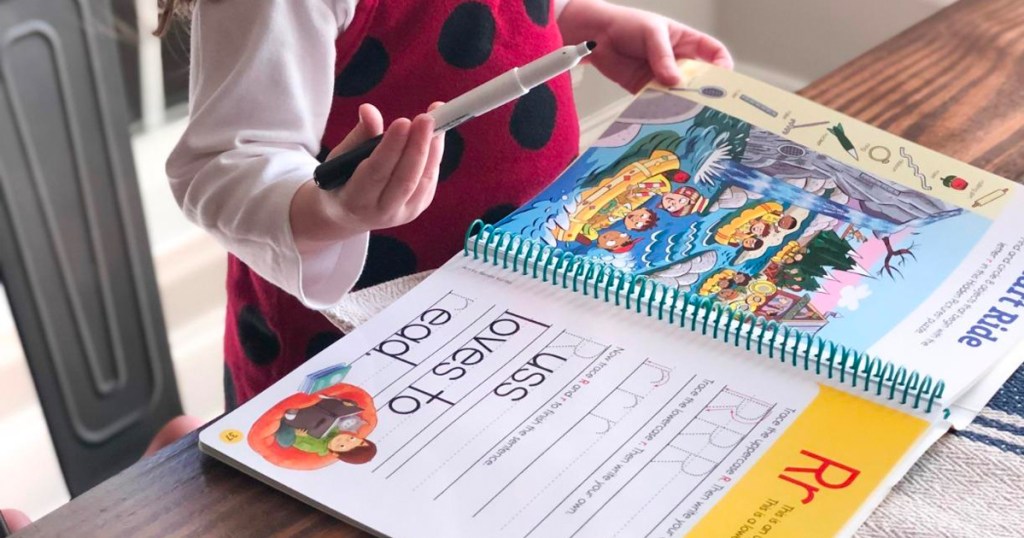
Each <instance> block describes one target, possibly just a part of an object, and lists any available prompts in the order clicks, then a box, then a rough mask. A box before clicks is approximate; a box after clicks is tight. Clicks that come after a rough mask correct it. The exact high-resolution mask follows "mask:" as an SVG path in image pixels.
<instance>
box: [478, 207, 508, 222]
mask: <svg viewBox="0 0 1024 538" xmlns="http://www.w3.org/2000/svg"><path fill="white" fill-rule="evenodd" d="M515 210H516V206H514V205H512V204H501V205H496V206H494V207H492V208H490V209H488V210H487V211H485V212H484V214H483V215H481V216H480V220H482V221H484V222H486V223H487V224H497V223H498V222H500V221H501V219H503V218H505V217H507V216H508V215H509V213H512V212H513V211H515Z"/></svg>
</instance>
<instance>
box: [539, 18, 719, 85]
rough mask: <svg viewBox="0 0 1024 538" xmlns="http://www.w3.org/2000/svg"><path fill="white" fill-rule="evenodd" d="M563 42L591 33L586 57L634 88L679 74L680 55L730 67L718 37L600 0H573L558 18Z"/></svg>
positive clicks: (670, 80)
mask: <svg viewBox="0 0 1024 538" xmlns="http://www.w3.org/2000/svg"><path fill="white" fill-rule="evenodd" d="M558 24H559V27H560V28H561V30H562V35H563V36H564V38H565V41H566V42H567V43H576V42H580V41H586V40H589V39H593V40H595V41H597V44H598V46H597V49H595V50H594V52H593V54H591V55H590V57H589V60H590V62H591V63H593V64H594V67H597V69H598V70H599V71H601V73H602V74H604V75H605V76H606V77H608V78H609V79H611V80H613V81H615V82H616V83H618V84H619V85H620V86H622V87H623V88H625V89H626V90H628V91H629V92H632V93H636V92H638V91H640V90H641V89H643V87H644V86H645V85H646V84H647V83H648V82H649V81H650V80H651V79H655V80H657V81H658V82H659V83H661V84H664V85H666V86H676V85H678V84H679V83H680V82H681V80H680V77H679V71H678V68H677V66H676V60H677V59H680V58H694V59H697V60H702V61H705V62H708V63H713V64H715V65H718V66H721V67H725V68H727V69H732V66H733V64H732V56H730V55H729V51H728V50H727V49H726V48H725V45H723V44H722V43H721V42H720V41H718V40H717V39H715V38H713V37H711V36H709V35H707V34H704V33H702V32H698V31H697V30H694V29H693V28H690V27H689V26H686V25H684V24H682V23H680V22H677V21H674V20H672V19H669V18H667V17H663V16H661V15H657V14H655V13H651V12H648V11H642V10H639V9H633V8H626V7H621V6H615V5H612V4H609V3H606V2H603V1H600V0H572V1H570V2H569V4H568V5H567V6H566V8H565V11H564V12H562V16H561V17H559V19H558Z"/></svg>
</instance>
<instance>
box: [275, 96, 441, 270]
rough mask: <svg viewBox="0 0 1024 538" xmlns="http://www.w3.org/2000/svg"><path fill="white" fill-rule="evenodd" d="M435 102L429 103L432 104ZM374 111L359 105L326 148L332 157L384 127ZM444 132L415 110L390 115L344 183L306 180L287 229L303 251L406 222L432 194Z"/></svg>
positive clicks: (299, 191) (375, 110) (435, 186)
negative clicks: (327, 185)
mask: <svg viewBox="0 0 1024 538" xmlns="http://www.w3.org/2000/svg"><path fill="white" fill-rule="evenodd" d="M435 106H437V104H435V105H434V106H432V107H431V109H433V108H434V107H435ZM383 125H384V120H383V118H382V117H381V114H380V111H378V110H377V109H376V108H375V107H373V106H371V105H363V106H361V107H360V108H359V124H358V125H357V126H356V127H355V128H354V129H353V130H352V132H350V133H349V135H348V136H347V137H345V140H343V141H342V142H341V144H338V146H337V147H336V148H334V150H333V151H332V152H331V154H330V157H334V156H336V155H338V154H340V153H343V152H345V151H346V150H348V149H349V148H352V147H354V146H356V145H357V144H359V143H360V142H362V141H364V140H366V139H368V138H372V137H374V136H377V135H378V134H381V132H383V131H384V129H383ZM443 153H444V137H443V136H434V119H433V117H431V116H429V115H427V114H420V115H419V116H417V117H416V118H415V119H413V120H412V121H410V120H408V119H405V118H400V119H397V120H395V121H394V122H393V123H392V124H391V126H390V127H388V129H387V131H386V132H384V139H383V140H381V143H380V145H379V146H377V148H376V149H375V150H374V151H373V155H371V156H370V157H369V158H368V159H366V160H365V161H363V162H362V163H361V164H360V165H359V167H358V168H356V171H355V173H354V174H352V177H351V179H349V181H348V183H346V184H345V186H344V187H341V188H339V189H335V190H333V191H323V190H321V189H319V188H317V187H316V185H314V184H313V183H312V181H310V182H309V183H307V184H305V185H303V186H302V187H300V188H299V190H298V192H296V194H295V197H294V198H293V200H292V206H291V224H292V234H293V236H294V237H295V242H296V245H297V246H298V248H299V250H300V251H302V252H306V251H308V250H309V249H315V248H318V247H319V246H322V244H323V243H325V242H334V241H339V240H343V239H346V238H348V237H351V236H353V235H356V234H359V233H363V232H367V231H371V230H380V229H384V228H392V227H395V226H399V225H402V224H405V223H408V222H410V221H412V220H413V219H415V218H416V217H418V216H419V214H420V213H422V212H423V210H425V209H426V208H427V206H428V205H430V202H431V201H432V200H433V199H434V191H435V189H436V188H437V178H438V175H439V173H440V172H439V167H440V165H441V156H442V154H443Z"/></svg>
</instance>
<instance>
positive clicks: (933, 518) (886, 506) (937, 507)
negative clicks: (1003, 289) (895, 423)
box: [857, 368, 1024, 538]
mask: <svg viewBox="0 0 1024 538" xmlns="http://www.w3.org/2000/svg"><path fill="white" fill-rule="evenodd" d="M857 536H859V537H886V538H890V537H900V538H904V537H922V538H923V537H928V538H931V537H938V536H956V537H960V536H963V537H972V538H973V537H978V536H999V537H1003V536H1006V537H1009V536H1024V368H1022V369H1020V370H1017V372H1016V373H1015V374H1014V375H1013V377H1011V378H1010V380H1009V381H1007V383H1006V384H1005V385H1004V386H1003V388H1002V389H1001V390H1000V391H999V393H998V394H996V396H995V397H994V398H992V401H990V402H989V404H988V406H986V407H985V410H984V411H982V413H981V414H980V415H979V416H978V417H977V418H976V419H975V420H974V422H973V423H971V425H970V426H968V427H967V428H965V429H963V430H961V431H953V432H950V433H948V434H946V435H945V436H943V438H942V439H940V440H939V442H938V443H936V444H935V446H933V447H932V448H931V449H930V450H929V451H928V452H927V453H926V454H925V455H924V456H923V457H922V458H921V459H920V460H919V461H918V462H917V464H916V465H915V466H914V468H913V469H912V470H911V471H910V472H909V473H908V474H907V476H905V477H904V478H903V480H901V481H900V483H899V484H897V485H896V486H895V487H894V488H893V490H892V492H891V493H890V494H889V496H888V497H886V499H885V501H884V502H883V503H882V504H881V505H880V506H879V507H878V509H877V510H875V512H874V513H872V514H871V517H869V518H868V520H867V522H866V523H865V524H864V525H863V526H862V527H861V528H860V530H859V532H858V533H857Z"/></svg>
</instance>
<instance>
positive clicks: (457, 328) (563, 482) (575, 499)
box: [201, 257, 930, 537]
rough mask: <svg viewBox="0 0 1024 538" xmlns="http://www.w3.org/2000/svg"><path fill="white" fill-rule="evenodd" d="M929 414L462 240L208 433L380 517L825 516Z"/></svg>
mask: <svg viewBox="0 0 1024 538" xmlns="http://www.w3.org/2000/svg"><path fill="white" fill-rule="evenodd" d="M858 390H860V389H858ZM873 392H874V389H872V391H871V393H873ZM929 424H930V422H929V421H928V420H927V419H926V418H925V417H922V416H916V415H911V414H907V413H903V412H900V411H897V410H895V409H893V408H891V407H888V406H885V405H882V404H880V403H875V402H872V401H869V400H865V399H860V398H857V397H855V396H851V395H850V394H847V393H845V392H842V391H840V390H838V389H836V388H833V387H829V386H825V385H821V384H818V383H817V382H816V378H815V377H814V376H812V375H810V374H807V373H803V372H800V373H799V374H798V373H796V370H793V369H792V367H791V366H789V365H787V364H785V363H783V364H781V365H780V364H779V363H778V362H777V361H771V360H769V359H767V358H764V357H759V356H757V355H756V354H753V353H751V352H746V351H743V350H741V349H739V348H736V347H733V346H731V345H728V344H725V343H722V342H717V341H714V340H712V339H710V338H707V337H702V336H699V335H697V334H695V333H691V332H688V331H685V330H683V329H679V328H678V327H673V326H670V325H668V324H666V323H664V322H659V321H658V320H657V319H655V318H648V317H646V316H644V315H641V314H637V313H635V312H630V311H626V310H624V309H623V308H621V307H616V306H614V305H610V304H605V303H603V302H600V301H597V300H594V299H593V298H589V297H585V296H582V295H579V294H574V293H572V292H571V291H569V290H563V289H561V288H560V287H557V288H556V287H553V286H551V284H549V283H544V282H540V281H537V280H534V279H532V278H529V277H525V276H521V275H517V274H514V273H511V272H509V271H504V270H501V269H498V268H496V267H493V266H490V265H486V264H484V263H481V262H479V261H474V260H472V259H470V258H461V257H460V258H457V259H455V260H453V261H452V262H451V263H450V264H449V265H447V266H446V267H445V268H443V269H442V270H440V271H438V272H437V273H435V275H433V276H432V277H430V278H429V279H427V280H426V281H425V282H424V283H423V284H421V285H420V286H418V287H416V288H415V289H414V290H413V291H412V292H410V293H409V294H408V295H406V296H405V297H403V298H402V299H401V300H399V301H398V302H397V303H396V304H394V305H393V306H392V307H390V308H389V309H387V310H386V311H385V312H384V313H383V314H381V315H379V316H377V317H375V318H374V319H372V320H370V321H369V322H367V323H366V324H365V325H364V326H362V327H360V328H359V329H358V330H356V331H355V332H353V333H352V334H350V335H348V336H346V337H345V338H343V339H342V340H340V341H339V342H337V343H335V344H334V345H332V346H331V347H330V348H328V349H327V350H325V351H324V352H323V353H321V354H320V355H318V356H316V357H315V358H313V359H312V360H310V361H309V362H308V363H307V364H305V365H304V366H303V367H301V368H300V369H299V370H297V371H295V372H293V373H292V374H290V375H289V376H287V377H285V378H284V379H283V380H282V381H281V382H279V383H278V384H276V385H275V386H273V387H272V388H270V389H269V390H268V391H266V392H264V393H263V394H261V395H259V396H257V397H256V398H254V399H253V400H251V401H250V402H248V403H246V404H245V405H243V406H242V407H241V408H240V409H238V410H236V411H234V412H233V413H231V414H229V415H228V416H226V417H225V418H223V419H221V420H219V421H218V422H216V423H215V424H213V425H211V426H210V427H208V428H207V429H206V430H205V431H204V432H203V433H202V434H201V443H202V445H203V449H204V451H206V452H208V453H212V454H215V455H216V456H217V457H218V458H220V459H222V460H225V461H227V462H228V463H230V464H232V465H234V466H236V467H238V468H240V469H242V470H244V471H245V472H248V473H249V474H252V475H253V476H256V477H257V478H259V479H261V480H263V481H265V482H267V483H269V484H272V485H274V486H276V487H278V488H280V489H282V490H284V491H286V492H288V493H290V494H291V495H294V496H296V497H299V498H301V499H304V500H306V501H307V502H309V503H311V504H313V505H315V506H317V507H319V508H321V509H323V510H325V511H328V512H330V513H332V514H334V515H336V516H337V517H341V518H344V519H346V520H348V521H350V522H353V523H355V524H357V525H359V526H362V527H364V528H367V529H371V530H373V531H374V532H377V533H379V534H383V535H387V536H396V537H405V536H410V537H412V536H423V535H424V534H429V535H437V536H472V537H478V536H509V537H527V536H538V537H539V536H586V537H594V536H628V537H634V536H679V535H681V534H683V533H684V532H692V533H694V535H706V536H753V535H768V534H771V535H773V536H794V535H795V536H824V535H832V534H835V533H838V532H840V530H842V529H845V528H847V526H848V524H849V523H850V521H851V518H854V516H855V514H857V513H863V508H864V506H865V504H866V503H867V502H868V500H869V499H873V500H875V501H876V500H877V498H878V495H877V493H878V491H879V490H880V489H881V488H886V487H889V486H891V484H892V482H893V481H894V479H895V478H897V476H896V475H894V474H893V472H892V471H893V470H894V469H896V468H897V467H899V468H901V469H902V468H905V467H906V464H905V463H904V464H903V465H898V464H899V462H900V461H901V459H902V458H904V456H905V455H907V454H908V453H909V452H910V451H911V449H913V448H915V447H917V448H918V449H919V448H920V440H921V439H922V436H923V434H924V433H925V432H926V430H927V429H928V428H929ZM253 487H261V486H257V485H256V484H255V483H254V484H253ZM873 494H874V495H873ZM873 502H874V501H873Z"/></svg>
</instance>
